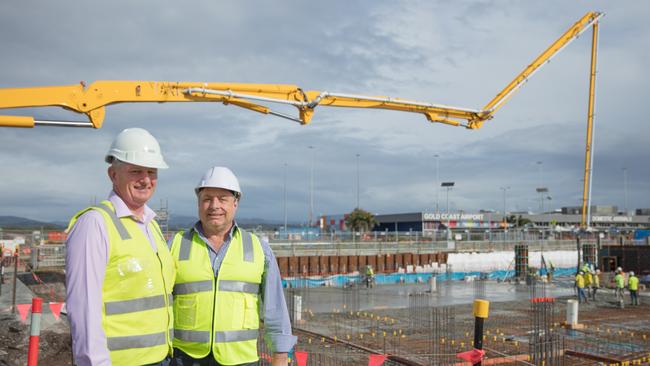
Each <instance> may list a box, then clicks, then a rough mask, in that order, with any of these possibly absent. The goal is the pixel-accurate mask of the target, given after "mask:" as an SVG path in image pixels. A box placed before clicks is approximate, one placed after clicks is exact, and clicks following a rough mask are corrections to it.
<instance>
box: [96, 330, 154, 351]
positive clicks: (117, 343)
mask: <svg viewBox="0 0 650 366" xmlns="http://www.w3.org/2000/svg"><path fill="white" fill-rule="evenodd" d="M166 343H167V339H166V338H165V332H160V333H154V334H144V335H136V336H128V337H108V338H106V344H107V346H108V349H109V350H110V351H119V350H123V349H130V348H144V347H154V346H160V345H163V344H166Z"/></svg>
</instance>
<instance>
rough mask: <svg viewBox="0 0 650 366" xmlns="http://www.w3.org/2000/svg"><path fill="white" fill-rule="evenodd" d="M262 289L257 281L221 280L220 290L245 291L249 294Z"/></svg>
mask: <svg viewBox="0 0 650 366" xmlns="http://www.w3.org/2000/svg"><path fill="white" fill-rule="evenodd" d="M259 290H260V285H259V284H257V283H251V282H243V281H232V280H221V281H219V291H230V292H245V293H248V294H257V293H258V292H259Z"/></svg>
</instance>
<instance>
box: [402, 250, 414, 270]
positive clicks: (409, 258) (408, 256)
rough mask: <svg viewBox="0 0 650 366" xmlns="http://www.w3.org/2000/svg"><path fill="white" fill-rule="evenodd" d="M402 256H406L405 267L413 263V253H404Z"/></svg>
mask: <svg viewBox="0 0 650 366" xmlns="http://www.w3.org/2000/svg"><path fill="white" fill-rule="evenodd" d="M402 258H404V259H403V260H404V268H406V266H410V265H413V255H412V254H411V253H404V254H402Z"/></svg>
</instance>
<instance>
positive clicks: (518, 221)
mask: <svg viewBox="0 0 650 366" xmlns="http://www.w3.org/2000/svg"><path fill="white" fill-rule="evenodd" d="M506 221H507V222H508V224H511V225H512V226H513V227H524V226H526V225H528V224H531V223H532V221H530V220H529V219H527V218H525V217H521V215H519V216H515V215H510V216H508V218H507V219H506Z"/></svg>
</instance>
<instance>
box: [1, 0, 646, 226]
mask: <svg viewBox="0 0 650 366" xmlns="http://www.w3.org/2000/svg"><path fill="white" fill-rule="evenodd" d="M590 10H597V11H604V12H605V13H606V16H605V17H604V18H603V19H602V21H601V28H600V42H599V58H598V80H597V91H596V94H597V102H596V112H595V140H594V173H593V196H592V200H593V204H596V205H617V206H619V208H620V209H623V208H624V207H625V202H626V200H625V196H626V194H625V192H626V190H625V189H624V187H625V185H624V175H625V174H624V168H626V169H627V170H626V172H627V207H628V209H634V208H642V207H650V169H648V167H649V165H650V164H649V160H650V146H649V143H648V139H649V137H650V124H649V123H648V122H650V121H649V119H648V118H649V117H648V113H647V108H648V102H649V101H650V98H649V93H648V91H647V88H648V85H650V73H648V70H647V67H648V65H650V22H648V19H650V2H648V1H626V2H611V1H564V0H559V1H539V2H529V1H496V2H495V1H453V2H447V1H445V2H442V1H428V0H427V1H395V0H391V1H365V2H363V1H360V2H350V1H329V2H313V1H242V2H228V3H226V2H216V1H192V2H168V3H165V2H160V1H136V2H134V1H104V2H94V1H40V2H36V1H3V2H1V3H0V54H1V55H2V56H1V57H0V87H2V88H6V87H29V86H46V85H68V84H75V83H78V82H79V81H81V80H84V81H86V82H88V83H90V82H92V81H95V80H166V81H205V82H208V81H210V82H246V83H278V84H296V85H298V86H300V87H301V88H303V89H304V90H319V91H330V92H341V93H356V94H367V95H388V96H392V97H400V98H407V99H412V100H419V101H424V102H430V103H439V104H448V105H453V106H460V107H466V108H476V109H478V108H481V107H482V106H483V105H485V104H486V103H487V102H488V101H489V100H490V99H491V98H493V97H494V95H495V94H496V93H497V92H498V91H500V90H501V89H502V88H503V87H504V86H505V85H506V84H507V83H508V82H510V81H511V80H512V78H514V77H515V76H516V75H517V74H518V73H519V72H520V71H521V70H523V68H524V67H525V66H526V65H527V64H528V63H529V62H531V61H532V60H533V59H534V58H535V57H536V56H537V55H538V54H539V53H541V52H542V51H543V50H544V49H545V48H546V47H548V46H549V45H550V44H551V43H552V42H553V41H555V39H556V38H557V37H559V36H560V35H561V34H562V33H563V32H564V31H565V30H566V29H567V28H568V27H569V26H570V25H572V24H573V23H574V22H575V21H576V20H578V19H579V18H580V17H582V16H583V15H584V14H585V13H586V12H587V11H590ZM590 34H591V32H585V33H584V34H583V36H582V37H581V38H580V39H578V40H577V41H575V42H574V43H572V44H571V45H569V47H567V48H565V49H564V50H563V51H562V52H561V53H560V54H559V55H558V56H557V57H556V58H554V59H553V61H552V62H551V63H550V64H548V65H547V66H545V67H544V68H543V69H542V70H541V71H540V72H539V73H538V74H537V75H535V77H534V78H532V79H531V80H530V81H529V82H528V83H527V84H526V86H524V87H523V88H522V89H521V90H519V92H517V94H515V96H514V97H513V98H512V99H511V100H510V101H509V102H508V103H507V104H506V105H505V106H504V107H503V108H502V109H501V110H500V111H499V112H497V114H496V115H495V118H494V119H493V120H491V121H488V122H487V123H485V124H484V126H483V128H481V129H479V130H466V129H463V128H458V127H451V126H446V125H441V124H433V125H432V124H430V123H428V122H427V121H426V119H425V118H424V117H423V116H422V115H419V114H407V113H399V112H389V111H369V110H354V109H335V108H326V107H322V108H317V110H316V114H315V116H314V118H313V120H312V123H311V124H310V125H308V126H300V125H298V124H296V123H294V122H291V121H288V120H284V119H280V118H277V117H273V116H265V115H261V114H257V113H254V112H250V111H248V110H244V109H238V108H236V107H232V106H224V105H222V104H217V103H215V104H207V103H182V104H140V105H133V104H123V105H116V106H109V107H107V115H106V120H105V122H104V126H103V127H102V128H101V129H99V130H90V129H73V128H54V127H36V128H34V129H10V128H0V215H14V216H24V217H29V218H33V219H40V220H48V221H65V220H67V219H68V218H69V217H70V216H71V215H73V214H74V212H76V211H77V210H79V209H81V208H83V207H85V206H87V205H88V204H89V203H91V202H92V200H93V199H97V200H100V199H103V198H104V197H105V196H107V194H108V193H109V191H110V184H109V180H108V178H107V175H106V164H105V163H103V157H104V154H105V153H106V151H107V150H108V147H109V145H110V143H111V141H112V139H113V137H114V136H115V135H116V134H117V133H119V131H121V130H122V129H124V128H128V127H142V128H146V129H148V130H149V131H150V132H151V133H152V134H153V135H154V136H156V137H157V138H158V140H159V141H160V144H161V146H162V149H163V153H164V154H165V158H166V160H167V162H168V163H169V165H170V169H168V170H164V171H161V172H160V174H159V188H158V190H157V192H156V194H155V196H154V198H153V200H152V201H151V202H150V203H151V206H152V207H153V208H157V207H158V206H159V204H160V200H168V202H169V209H170V211H171V213H172V214H176V215H195V211H196V209H195V206H196V202H195V197H194V194H193V188H194V186H195V184H196V183H197V181H198V180H199V178H200V176H201V175H202V174H203V172H204V171H205V170H207V169H208V168H209V167H210V166H213V165H225V166H228V167H230V168H231V169H232V170H233V171H234V172H235V174H236V175H237V176H238V177H239V179H240V182H241V186H242V189H243V194H244V195H243V201H242V202H241V205H240V209H239V212H238V215H239V216H240V217H246V218H264V219H269V220H276V221H278V222H280V221H282V220H283V218H284V195H283V192H284V188H285V180H284V179H285V178H284V177H285V172H286V192H287V194H286V196H287V212H288V217H289V220H291V221H305V220H306V218H307V216H308V213H309V207H310V199H309V197H310V168H311V166H312V163H313V172H314V173H313V177H314V185H313V197H314V215H315V216H316V215H319V214H342V213H345V212H349V211H350V210H351V209H353V208H354V207H355V206H356V200H357V157H356V155H357V154H359V155H360V156H359V159H358V163H359V164H358V167H359V176H360V180H359V187H360V190H359V192H360V194H359V201H360V206H361V207H362V208H364V209H367V210H369V211H371V212H374V213H377V214H382V213H397V212H414V211H435V208H436V202H438V204H439V207H440V209H441V210H445V209H446V205H447V200H446V199H447V195H446V191H442V190H441V191H440V192H439V194H437V188H436V159H435V158H434V155H436V154H437V155H438V156H439V158H438V164H439V169H438V174H439V178H440V181H454V182H455V183H456V186H455V187H454V189H453V190H452V191H450V192H449V207H450V211H458V210H463V211H465V212H475V211H478V210H479V209H492V210H497V211H502V210H503V191H502V190H501V187H510V188H509V189H508V190H507V191H506V193H507V210H508V211H514V210H517V211H539V208H540V207H539V206H540V204H539V196H538V195H537V193H536V192H535V188H537V187H539V186H543V187H548V189H549V191H550V192H549V195H550V197H551V199H549V200H546V202H545V203H544V205H545V206H544V208H545V209H554V208H560V207H563V206H578V205H581V197H582V182H581V180H582V174H583V168H584V148H585V133H586V112H587V94H588V82H589V79H588V76H589V57H590V55H589V53H590V47H591V36H590ZM274 108H275V107H274ZM280 110H284V109H282V108H280ZM288 111H290V112H292V113H295V111H292V110H288ZM0 114H14V115H15V114H27V115H33V116H35V117H37V118H40V119H67V120H83V119H84V116H82V115H77V114H75V113H71V112H66V111H63V110H62V109H59V108H40V109H23V110H16V109H13V110H3V111H1V113H0ZM309 146H313V147H314V149H313V150H310V149H309ZM538 162H541V163H538ZM285 164H286V170H285Z"/></svg>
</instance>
